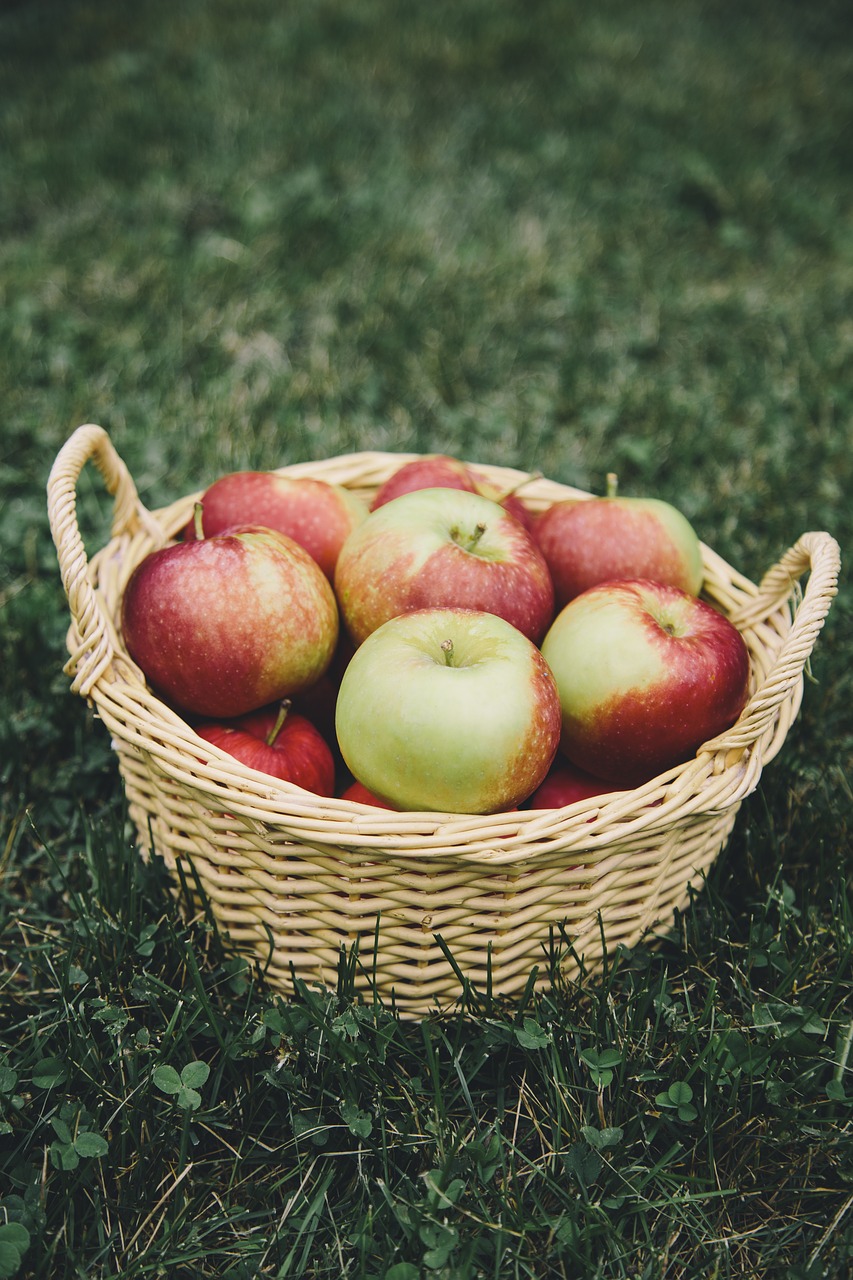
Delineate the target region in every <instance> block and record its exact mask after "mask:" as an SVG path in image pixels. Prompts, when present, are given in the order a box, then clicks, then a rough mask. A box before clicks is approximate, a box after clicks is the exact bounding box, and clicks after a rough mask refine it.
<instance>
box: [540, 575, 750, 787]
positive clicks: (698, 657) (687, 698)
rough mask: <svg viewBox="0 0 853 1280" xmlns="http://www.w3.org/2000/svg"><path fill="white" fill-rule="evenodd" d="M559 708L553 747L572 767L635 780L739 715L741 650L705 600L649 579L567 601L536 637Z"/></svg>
mask: <svg viewBox="0 0 853 1280" xmlns="http://www.w3.org/2000/svg"><path fill="white" fill-rule="evenodd" d="M542 654H543V656H544V658H545V660H546V661H547V663H548V665H549V667H550V668H551V670H552V672H553V673H554V678H555V680H556V682H557V688H558V689H559V692H560V703H561V707H562V736H561V749H562V751H563V753H564V754H565V755H566V757H567V758H568V759H569V760H570V761H571V762H572V763H573V764H575V765H577V766H578V767H579V768H581V769H584V770H586V771H587V772H588V773H592V774H594V775H595V776H596V777H599V778H603V779H605V780H607V781H609V782H612V783H614V784H616V785H617V786H621V787H631V786H636V785H638V784H640V783H642V782H645V781H647V780H648V779H649V778H652V777H654V776H656V775H657V774H658V773H661V772H663V771H664V770H666V769H669V768H670V767H672V766H673V765H677V764H680V763H682V762H683V761H685V760H687V759H689V758H690V757H691V756H693V755H694V754H695V753H696V751H697V749H698V748H699V747H700V746H701V744H702V743H703V742H705V741H707V740H708V739H709V738H713V737H714V736H715V735H716V734H718V733H722V732H723V730H725V729H727V728H729V727H730V726H731V725H732V724H733V723H734V721H735V720H737V718H738V716H739V715H740V713H741V711H742V710H743V707H744V705H745V703H746V699H747V692H748V684H749V653H748V651H747V647H746V643H745V641H744V639H743V637H742V636H741V634H740V632H739V631H738V630H737V628H736V627H734V626H733V625H732V623H731V622H729V620H728V619H727V618H726V617H725V616H724V615H723V614H722V613H720V612H718V611H717V610H716V609H715V608H713V607H712V606H711V605H710V604H707V603H705V602H704V601H702V600H699V599H697V598H696V597H695V596H692V595H690V593H689V592H686V591H683V590H681V589H680V588H678V587H672V586H667V585H665V584H662V583H658V582H651V581H648V580H646V581H625V582H605V583H601V584H600V585H599V586H596V587H591V588H590V589H589V590H587V591H585V592H583V593H582V594H581V595H579V596H577V597H575V599H574V600H572V601H571V602H570V603H569V604H567V605H566V606H565V608H564V609H562V610H561V611H560V613H559V614H558V615H557V617H556V618H555V620H554V622H553V624H552V625H551V627H550V628H549V630H548V634H547V635H546V636H545V639H544V641H543V642H542Z"/></svg>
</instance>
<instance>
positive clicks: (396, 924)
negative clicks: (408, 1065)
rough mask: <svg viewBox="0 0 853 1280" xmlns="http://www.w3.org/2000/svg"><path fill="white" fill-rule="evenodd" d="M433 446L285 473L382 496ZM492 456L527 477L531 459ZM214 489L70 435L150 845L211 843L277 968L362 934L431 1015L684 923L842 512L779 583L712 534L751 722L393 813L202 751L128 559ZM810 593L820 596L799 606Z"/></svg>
mask: <svg viewBox="0 0 853 1280" xmlns="http://www.w3.org/2000/svg"><path fill="white" fill-rule="evenodd" d="M412 456H414V455H411V454H406V455H403V454H388V453H356V454H352V455H349V456H344V457H338V458H333V459H329V460H328V461H324V462H317V463H302V464H299V465H295V466H289V467H283V468H281V473H282V474H287V475H290V476H308V475H310V476H315V477H318V478H321V479H325V480H328V481H332V482H335V483H339V484H344V485H346V486H348V487H349V488H351V489H353V490H354V491H357V492H358V493H360V494H362V495H363V496H364V497H365V498H368V499H369V497H370V496H371V494H372V493H373V492H374V491H375V489H376V487H377V486H378V485H379V484H380V483H381V482H382V481H383V480H384V479H385V478H386V477H387V476H388V475H390V474H391V473H392V471H394V470H395V469H396V468H397V467H398V466H400V465H401V463H402V462H404V461H407V460H409V459H410V458H411V457H412ZM90 459H91V460H93V461H94V462H95V463H96V465H97V466H98V468H99V470H100V472H101V473H102V476H103V479H104V481H105V484H106V486H107V489H108V490H109V492H110V493H111V494H112V495H113V497H114V501H115V506H114V518H113V532H112V538H111V540H110V542H109V543H108V545H107V546H105V547H104V548H103V549H102V550H100V551H99V552H98V553H97V554H96V555H94V556H93V557H92V558H91V560H90V559H88V558H87V554H86V550H85V548H84V545H83V541H82V538H81V536H80V532H79V528H78V524H77V516H76V487H77V482H78V479H79V476H80V473H81V471H82V469H83V467H84V466H85V464H86V463H87V461H89V460H90ZM478 466H479V467H480V469H481V470H483V471H484V472H486V473H487V474H489V475H491V476H492V478H493V479H495V480H496V481H497V482H499V483H500V484H505V485H506V486H507V487H509V486H510V485H512V484H513V483H515V482H517V481H518V480H519V479H521V478H522V477H521V473H519V472H516V471H512V470H509V469H506V468H499V467H489V466H483V465H482V464H478ZM198 496H199V494H191V495H189V496H187V497H185V498H183V499H181V500H180V501H178V502H175V503H174V504H172V505H171V506H168V507H166V508H163V509H161V510H158V511H148V510H147V509H146V508H145V507H144V506H143V505H142V503H141V502H140V500H139V498H138V496H137V493H136V488H135V486H134V483H133V480H132V479H131V476H130V474H129V472H128V470H127V468H126V467H125V465H124V463H123V462H122V460H121V459H120V457H119V456H118V454H117V453H116V451H115V449H114V447H113V445H112V444H111V442H110V439H109V437H108V436H107V434H106V432H104V431H103V430H102V429H101V428H100V427H97V426H92V425H89V426H83V427H80V428H78V430H77V431H75V432H74V434H73V435H72V436H71V437H70V439H69V440H68V441H67V442H66V444H65V445H64V447H63V448H62V450H61V451H60V453H59V455H58V456H57V458H56V461H55V463H54V465H53V468H52V470H51V474H50V479H49V482H48V510H49V515H50V522H51V529H52V533H53V538H54V542H55V544H56V549H57V553H58V558H59V565H60V570H61V574H62V581H63V585H64V588H65V592H66V595H67V598H68V604H69V608H70V613H71V626H70V629H69V633H68V651H69V653H70V655H71V656H70V659H69V661H68V662H67V664H66V667H65V670H66V672H67V674H68V675H69V676H71V677H72V686H71V687H72V689H73V690H74V691H75V692H77V693H78V694H80V695H81V696H82V697H84V698H86V699H88V700H89V701H90V702H91V703H92V704H93V705H94V708H95V710H96V712H97V714H98V715H99V716H100V718H101V719H102V720H103V722H104V724H105V725H106V727H107V729H108V731H109V733H110V734H111V736H112V743H113V746H114V749H115V751H116V752H117V754H118V762H119V768H120V771H121V775H122V778H123V781H124V785H125V788H126V792H127V797H128V802H129V810H130V814H131V817H132V820H133V822H134V824H135V827H136V831H137V834H138V841H139V845H140V849H141V851H142V853H143V855H147V854H148V853H149V851H151V850H152V849H153V850H154V851H155V852H156V853H157V854H159V855H161V856H162V858H163V859H164V860H165V862H166V864H167V865H168V866H169V867H170V869H171V870H172V872H173V874H174V875H175V877H176V881H177V878H178V871H179V869H180V868H179V864H181V863H182V862H183V863H184V868H186V862H188V863H190V864H191V866H192V869H193V873H194V874H193V875H192V876H185V877H184V879H185V880H187V879H195V880H196V881H197V883H198V884H199V885H200V886H201V888H202V890H203V892H204V894H205V896H206V898H207V899H208V902H209V906H210V909H211V910H212V912H213V914H214V916H215V918H216V920H217V922H218V924H219V926H220V928H221V929H222V931H223V933H224V935H225V936H226V937H227V938H228V940H229V942H230V944H231V945H232V946H233V947H234V949H235V950H237V951H239V952H242V953H244V954H246V955H248V956H250V957H252V958H254V959H255V960H257V961H258V963H259V964H260V965H261V967H262V969H263V970H264V972H265V974H266V978H267V980H268V981H269V983H270V984H271V985H272V986H273V987H275V988H277V989H279V990H281V991H284V992H287V991H289V990H292V979H293V976H294V975H296V976H297V977H299V978H301V979H303V980H305V981H308V982H311V981H319V982H334V980H335V976H336V972H337V969H338V965H339V961H340V956H341V949H342V948H351V947H352V946H353V944H355V943H358V947H359V952H358V954H359V962H358V966H357V968H358V973H357V976H356V983H357V985H359V986H360V987H362V988H369V987H371V986H372V987H375V988H376V989H377V990H378V991H379V993H380V994H382V995H383V996H386V997H387V996H390V995H391V994H392V993H393V996H394V999H395V1001H396V1005H397V1007H398V1009H400V1010H401V1011H402V1012H403V1013H405V1014H410V1015H417V1014H420V1013H423V1012H426V1011H427V1010H428V1009H430V1008H434V1007H435V1006H436V1005H440V1004H443V1003H452V1002H453V1001H454V1000H456V999H458V997H459V995H460V994H461V983H460V973H461V974H464V976H465V978H466V980H468V981H470V982H471V983H473V984H475V985H476V986H478V987H481V988H482V987H485V986H488V988H489V989H490V990H491V991H492V992H493V993H495V994H501V995H504V996H511V995H512V994H513V993H516V992H518V991H519V990H520V989H522V988H524V987H525V985H526V984H527V983H528V981H529V979H530V977H531V973H532V971H533V970H534V968H535V967H536V966H537V965H540V966H542V962H543V960H544V959H545V953H546V950H547V949H548V947H549V938H550V939H553V938H555V937H556V938H560V939H563V940H565V942H566V944H567V945H566V947H565V956H564V958H563V961H562V964H563V972H564V974H566V976H569V977H574V976H576V974H577V965H578V960H581V961H582V963H583V965H584V967H585V968H587V969H588V970H591V971H594V970H595V968H596V967H597V966H598V965H600V963H601V961H602V959H603V957H604V956H605V954H606V953H609V952H611V951H612V950H613V949H614V948H615V947H616V946H617V944H620V943H622V944H624V945H627V946H633V945H635V944H636V943H637V942H638V941H639V940H640V939H642V938H644V937H647V936H653V935H654V934H655V933H659V932H661V931H663V930H666V929H667V928H669V927H671V925H672V922H673V918H674V914H675V912H676V911H679V910H683V909H684V908H685V907H686V906H687V905H688V902H689V898H690V891H691V890H692V889H695V888H698V887H699V886H700V885H701V883H702V881H703V878H704V876H705V874H706V872H707V871H708V869H709V867H710V866H711V864H712V863H713V861H714V859H715V858H716V856H717V854H718V853H719V851H720V850H721V848H722V847H723V845H724V844H725V842H726V840H727V838H728V836H729V834H730V832H731V829H732V825H733V823H734V821H735V818H736V815H737V812H738V808H739V806H740V803H741V801H742V800H743V799H744V797H745V796H747V795H749V794H750V792H752V791H753V790H754V789H755V787H756V786H757V784H758V781H759V778H760V776H761V771H762V769H763V767H764V765H765V764H766V763H767V762H768V761H770V760H771V759H772V758H773V757H774V756H775V755H776V753H777V752H778V751H779V749H780V747H781V745H782V743H783V742H784V739H785V736H786V734H787V732H788V729H789V727H790V725H791V723H792V721H793V719H794V717H795V716H796V714H797V712H798V710H799V706H800V701H801V697H802V689H803V671H804V667H805V664H806V662H807V660H808V657H809V654H810V652H811V650H812V647H813V645H814V643H815V640H816V637H817V635H818V632H819V631H820V628H821V627H822V625H823V622H824V619H825V617H826V614H827V610H828V609H829V606H830V603H831V600H832V597H833V595H834V594H835V590H836V579H837V574H838V569H839V551H838V546H837V544H836V542H835V541H834V539H833V538H832V537H830V536H829V535H828V534H826V533H806V534H804V535H803V536H802V537H801V538H800V539H799V541H798V542H797V543H796V544H795V545H794V546H793V547H792V548H791V550H790V551H788V552H787V554H786V555H785V556H783V558H782V559H781V561H780V562H779V563H778V564H777V565H776V566H774V567H773V568H772V569H771V570H770V571H769V572H768V573H767V575H766V576H765V578H764V580H763V582H762V583H761V586H760V587H756V586H755V585H753V583H751V582H750V581H749V580H747V579H746V578H744V577H743V576H741V575H740V574H739V573H737V572H736V571H735V570H734V569H732V568H731V567H730V566H729V565H728V564H726V563H725V562H724V561H723V560H722V559H721V558H720V557H719V556H717V555H716V554H715V553H714V552H713V551H711V550H710V549H709V548H707V547H703V556H704V563H705V573H706V578H705V588H704V593H705V595H706V597H707V598H708V599H709V600H711V601H712V602H713V603H715V604H716V605H717V606H718V607H720V608H721V609H722V610H723V611H724V612H725V613H727V614H728V615H729V616H730V617H731V618H732V620H733V621H734V622H735V624H736V625H737V626H738V628H739V629H740V631H741V632H742V634H743V636H744V638H745V640H746V643H747V645H748V648H749V652H750V655H751V663H752V677H751V679H752V685H751V696H750V699H749V703H748V705H747V707H746V709H745V710H744V712H743V714H742V716H741V717H740V719H739V720H738V722H737V724H735V725H734V726H733V728H732V729H731V730H729V731H728V732H727V733H724V734H722V735H720V736H719V737H718V738H716V739H714V740H713V741H711V742H708V743H706V744H705V745H704V746H703V747H702V748H701V749H700V751H699V752H698V753H697V756H696V757H695V759H692V760H690V761H689V762H688V763H686V764H684V765H681V766H679V767H677V768H674V769H671V770H669V771H668V772H667V773H664V774H661V775H660V776H658V777H656V778H654V779H653V780H652V781H650V782H649V783H647V784H646V785H644V786H641V787H638V788H636V789H635V790H632V791H624V792H618V793H613V794H610V795H606V796H603V797H598V798H596V799H593V800H588V801H582V802H579V803H577V804H573V805H571V806H569V807H567V808H564V809H548V810H539V811H533V810H531V811H521V812H512V813H499V814H495V815H492V816H488V817H481V816H470V815H456V814H436V813H389V812H388V811H387V810H380V809H375V808H371V807H368V806H363V805H360V804H355V803H351V802H348V801H344V800H337V799H324V798H322V797H318V796H316V795H313V794H311V793H309V792H306V791H303V790H301V789H300V788H298V787H294V786H291V785H289V784H286V783H278V782H276V781H273V780H272V779H270V778H269V777H268V776H266V775H264V774H261V773H257V772H255V771H254V770H251V769H247V768H245V767H243V766H242V765H240V764H239V763H238V762H237V761H236V760H234V759H233V758H232V757H231V756H229V755H226V754H225V753H224V752H220V751H218V750H217V749H215V748H211V747H210V746H209V745H208V744H205V745H204V755H205V756H206V757H207V760H208V763H206V764H205V763H200V760H199V752H200V746H201V744H200V740H199V738H198V737H197V736H196V735H195V733H194V732H193V730H192V729H191V728H190V727H189V725H188V724H187V723H186V722H185V721H184V720H183V719H181V718H180V716H178V715H176V714H175V713H174V712H173V711H172V710H170V709H169V708H168V707H167V706H166V705H164V703H163V702H162V701H160V700H159V699H158V698H157V697H155V696H154V695H153V694H152V693H151V691H150V690H149V689H148V688H147V686H146V684H145V681H144V679H143V677H142V675H141V673H140V671H139V669H138V668H137V667H136V666H135V665H134V663H133V662H132V661H131V660H130V658H129V657H128V654H127V652H126V650H125V648H124V646H123V643H122V639H121V635H120V631H119V627H118V618H119V607H120V601H121V596H122V591H123V588H124V586H125V583H126V582H127V579H128V576H129V575H130V573H131V571H132V570H133V569H134V567H135V566H136V565H137V564H138V563H139V562H140V560H141V559H142V558H143V557H144V556H145V555H146V554H147V553H148V552H150V551H151V550H153V549H154V548H157V547H159V546H161V545H163V544H164V543H165V542H167V541H168V540H170V539H171V538H173V537H175V536H176V535H177V533H178V531H179V530H180V529H181V528H182V526H183V525H184V524H185V522H186V521H187V519H188V518H189V516H190V514H191V511H192V505H193V502H194V500H195V499H196V498H197V497H198ZM588 496H589V495H588V494H584V493H582V492H581V491H579V490H576V489H570V488H568V487H566V486H564V485H560V484H556V483H554V482H552V481H549V480H547V479H538V480H534V481H533V482H531V483H530V484H529V485H528V486H527V487H526V488H525V498H526V499H527V500H528V501H529V503H530V505H531V506H532V507H534V508H539V509H542V508H544V507H546V506H547V505H548V504H549V503H551V502H553V501H556V500H558V499H561V498H565V497H581V498H586V497H588ZM807 571H809V572H808V580H807V583H806V586H805V589H804V591H803V592H800V591H799V589H798V580H799V579H800V577H801V576H802V575H804V574H805V573H806V572H807ZM792 594H793V595H795V596H797V597H801V598H800V600H799V605H798V607H797V608H796V612H795V614H794V615H793V617H792V612H791V609H790V608H789V605H788V600H789V598H790V597H791V596H792ZM184 860H186V862H184ZM569 944H570V945H569ZM543 972H544V966H543V967H542V968H540V973H543ZM540 980H542V979H540Z"/></svg>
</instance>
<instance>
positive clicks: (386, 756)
mask: <svg viewBox="0 0 853 1280" xmlns="http://www.w3.org/2000/svg"><path fill="white" fill-rule="evenodd" d="M447 492H448V493H451V494H452V492H453V491H452V490H447ZM412 496H415V495H412ZM455 496H457V497H458V496H460V495H458V494H457V495H455ZM468 496H469V497H471V496H473V495H470V494H469V495H468ZM405 500H406V499H404V498H400V499H399V502H400V503H403V502H404V501H405ZM483 501H485V499H483ZM394 505H396V504H392V503H389V504H388V507H387V508H384V510H388V511H391V510H392V508H393V506H394ZM376 514H381V512H377V513H376ZM371 518H372V517H371ZM505 518H506V519H511V517H505ZM512 523H513V524H514V526H515V528H516V529H518V530H519V532H522V530H521V529H520V527H519V525H518V524H517V523H516V522H515V521H512ZM336 726H337V735H338V744H339V746H340V749H341V754H342V755H343V758H344V760H345V762H346V764H347V767H348V769H349V770H350V772H351V773H352V775H353V777H354V778H357V779H358V781H359V782H361V783H362V784H363V786H365V787H367V789H368V790H369V791H371V792H372V793H373V794H374V795H375V796H378V797H379V798H380V799H382V800H385V801H386V802H387V803H389V804H391V805H393V807H394V808H395V809H414V810H438V811H441V812H451V813H495V812H498V811H504V810H507V809H512V808H514V807H515V806H516V805H518V804H519V803H520V802H521V801H522V800H523V799H524V798H525V797H526V796H528V795H530V793H531V792H532V791H534V790H535V789H536V787H538V786H539V784H540V782H541V781H542V779H543V778H544V777H545V774H546V773H547V772H548V769H549V768H550V767H551V764H552V762H553V759H554V756H555V755H556V752H557V746H558V743H559V740H560V700H559V697H558V694H557V689H556V686H555V683H554V677H553V675H552V674H551V672H550V671H549V669H548V666H547V664H546V663H545V661H544V659H543V657H542V654H541V653H540V652H539V650H538V649H537V648H536V646H535V645H534V644H533V643H532V642H531V641H530V640H528V639H527V638H526V637H525V636H523V635H522V634H521V632H520V631H519V630H518V629H517V628H516V627H514V626H512V625H511V624H510V623H508V622H506V621H505V620H504V619H503V618H499V617H497V616H495V614H492V613H485V612H480V611H476V610H472V609H420V610H417V611H415V612H413V613H407V614H403V615H401V616H400V617H396V618H391V619H390V620H389V621H388V622H386V623H384V624H383V625H382V626H381V627H379V628H378V629H377V630H376V631H374V632H372V633H371V634H370V635H369V636H368V637H367V639H366V640H365V641H364V643H363V644H362V645H361V646H360V647H359V648H358V649H357V650H356V652H355V654H354V655H353V659H352V661H351V662H350V664H349V666H348V667H347V669H346V672H345V674H344V678H343V680H342V681H341V689H340V693H339V694H338V707H337V715H336Z"/></svg>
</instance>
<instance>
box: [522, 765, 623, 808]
mask: <svg viewBox="0 0 853 1280" xmlns="http://www.w3.org/2000/svg"><path fill="white" fill-rule="evenodd" d="M618 790H619V788H618V787H617V786H615V785H614V783H612V782H605V781H604V779H603V778H594V777H593V776H592V774H591V773H586V772H585V771H584V770H583V769H578V768H577V767H576V766H575V765H572V764H569V763H568V761H567V760H565V759H563V758H562V757H561V758H560V759H558V760H556V761H555V762H554V764H553V765H552V766H551V769H550V770H549V772H548V776H547V777H546V779H545V781H544V782H543V783H542V785H541V786H540V787H537V789H536V790H535V791H534V792H533V795H532V796H531V797H530V799H529V800H528V801H527V804H526V805H525V806H524V807H525V808H529V809H562V808H563V807H564V806H565V805H567V804H575V803H576V802H577V801H578V800H590V799H591V798H592V797H593V796H600V795H605V794H606V793H608V792H611V791H618Z"/></svg>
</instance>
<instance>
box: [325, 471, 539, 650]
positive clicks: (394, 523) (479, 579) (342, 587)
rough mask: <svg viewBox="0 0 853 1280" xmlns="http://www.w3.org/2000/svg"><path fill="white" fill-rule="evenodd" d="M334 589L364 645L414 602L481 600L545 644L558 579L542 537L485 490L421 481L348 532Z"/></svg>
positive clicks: (467, 603) (482, 606)
mask: <svg viewBox="0 0 853 1280" xmlns="http://www.w3.org/2000/svg"><path fill="white" fill-rule="evenodd" d="M334 583H335V594H336V595H337V598H338V604H339V606H340V610H341V616H342V618H343V619H344V621H345V623H346V627H347V630H348V631H349V634H350V636H351V638H352V639H353V641H354V643H355V644H357V645H358V644H361V642H362V641H363V640H364V639H365V638H366V637H367V636H368V635H370V633H371V632H373V631H375V630H376V628H377V627H379V626H381V624H382V623H383V622H386V621H387V620H388V619H389V618H393V617H396V616H397V615H398V614H401V613H410V612H412V611H413V610H415V609H426V608H442V607H445V608H447V607H450V608H460V609H479V610H485V611H487V612H489V613H494V614H497V615H498V616H499V617H502V618H505V619H506V620H507V621H508V622H511V623H512V624H513V626H515V627H517V628H518V629H519V631H521V632H522V633H523V634H524V635H525V636H527V637H528V639H530V640H532V641H533V642H534V643H538V642H539V641H540V640H541V638H542V636H543V635H544V634H545V631H546V629H547V627H548V625H549V623H550V622H551V620H552V617H553V610H554V588H553V585H552V583H551V577H550V574H549V572H548V567H547V565H546V564H545V560H544V558H543V556H542V553H541V552H540V550H539V548H538V547H537V545H536V543H535V542H534V541H533V538H532V537H531V536H530V534H529V533H528V532H527V530H526V529H524V528H523V527H522V525H521V524H519V522H518V521H517V520H516V519H515V518H514V517H513V516H511V515H510V514H509V513H508V512H506V511H504V510H503V509H502V508H501V507H499V506H498V505H497V504H496V503H494V502H490V501H489V499H488V498H482V497H480V495H479V494H476V493H468V492H465V491H458V490H455V489H421V490H418V491H416V492H413V493H407V494H403V495H402V496H401V497H399V498H396V499H395V500H394V501H393V502H388V503H386V504H385V505H384V506H382V507H380V508H379V509H378V510H376V511H373V512H371V514H370V515H369V516H368V518H367V519H366V520H365V522H364V524H362V525H360V526H359V528H358V529H356V530H355V531H354V532H353V533H352V534H351V535H350V537H349V538H348V539H347V541H346V543H345V544H344V546H343V548H342V549H341V555H340V559H339V560H338V567H337V569H336V570H335V579H334Z"/></svg>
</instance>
